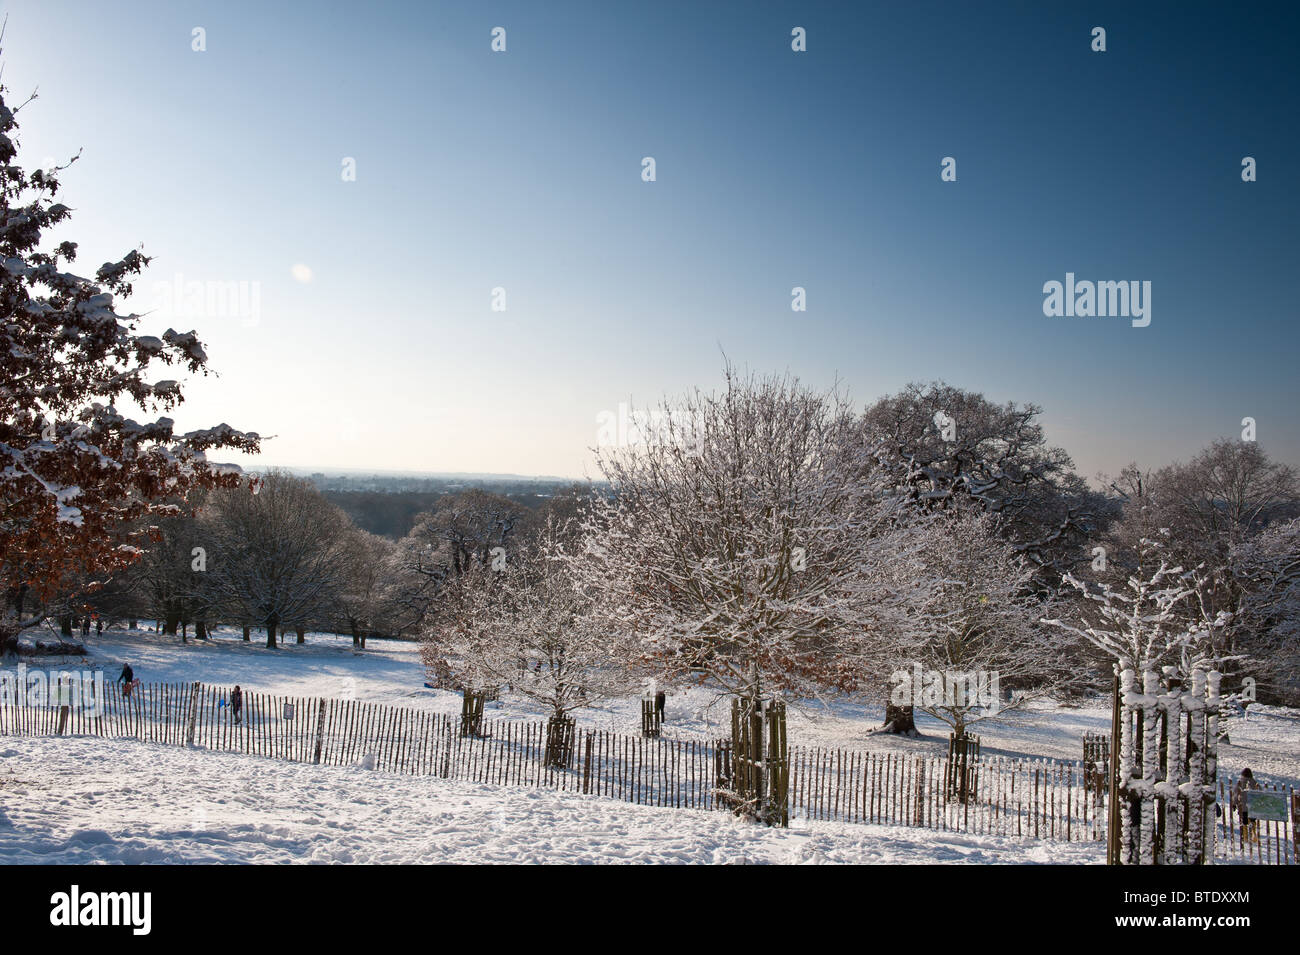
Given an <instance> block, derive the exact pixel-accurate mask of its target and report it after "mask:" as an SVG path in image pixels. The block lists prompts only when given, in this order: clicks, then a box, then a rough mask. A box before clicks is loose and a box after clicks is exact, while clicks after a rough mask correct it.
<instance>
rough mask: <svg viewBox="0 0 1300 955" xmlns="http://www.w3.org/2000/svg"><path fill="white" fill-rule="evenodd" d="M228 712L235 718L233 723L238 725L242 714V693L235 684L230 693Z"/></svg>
mask: <svg viewBox="0 0 1300 955" xmlns="http://www.w3.org/2000/svg"><path fill="white" fill-rule="evenodd" d="M230 712H231V713H232V714H233V715H234V717H235V723H236V725H238V723H239V721H240V719H241V714H242V713H243V712H244V691H243V690H241V689H240V688H239V685H238V684H236V685H235V688H234V689H233V690H231V691H230Z"/></svg>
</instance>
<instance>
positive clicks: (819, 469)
mask: <svg viewBox="0 0 1300 955" xmlns="http://www.w3.org/2000/svg"><path fill="white" fill-rule="evenodd" d="M652 417H653V418H654V419H655V420H656V422H657V426H656V428H655V429H654V433H653V435H652V436H650V437H648V439H647V440H645V441H644V442H643V443H638V444H634V445H631V446H628V447H613V448H603V449H600V450H599V451H598V452H597V458H598V463H599V466H600V468H601V470H602V471H603V473H604V476H605V478H606V480H607V481H608V482H609V485H610V493H609V494H608V496H597V497H595V498H594V499H593V501H592V504H591V507H590V510H589V512H588V514H587V516H586V518H585V522H584V532H585V541H584V545H585V553H586V557H587V560H585V561H584V562H583V565H582V571H583V573H584V575H586V576H587V579H588V581H589V582H590V584H591V586H592V588H593V589H594V590H596V591H598V592H599V593H600V594H601V595H602V607H603V608H604V610H605V612H606V617H607V621H608V626H609V628H610V630H611V632H612V633H616V634H617V635H618V636H619V637H621V638H623V639H625V640H627V641H629V643H631V644H633V645H635V646H637V647H639V653H640V655H641V656H643V657H644V658H645V660H646V661H647V662H649V663H651V664H653V665H654V666H656V667H658V668H659V669H660V671H661V672H663V673H664V674H665V675H667V676H669V677H670V678H671V677H674V676H675V677H682V676H694V677H697V678H700V677H706V676H707V677H709V678H712V680H714V681H716V684H718V685H720V686H722V687H724V688H725V689H727V690H729V691H731V692H733V693H736V694H738V695H741V696H743V697H747V698H751V699H758V698H762V697H763V696H765V695H768V694H771V693H773V692H779V691H793V692H796V693H799V694H807V693H815V692H817V691H818V690H820V689H821V688H824V687H826V686H833V685H839V684H841V683H842V682H843V680H844V679H845V678H846V677H847V673H846V672H845V669H844V667H843V665H842V663H843V661H842V654H841V649H840V647H841V644H842V643H843V641H845V640H847V639H848V638H849V636H850V635H851V634H854V633H856V632H857V630H858V628H859V615H858V613H857V610H856V607H855V603H854V601H853V600H852V599H851V598H852V593H853V592H854V590H862V589H865V588H866V580H867V578H869V577H870V576H871V575H872V574H874V573H876V572H877V571H878V570H879V567H878V564H877V560H878V559H879V555H878V552H877V549H875V548H874V547H873V545H872V540H873V535H875V534H877V532H878V531H879V530H880V529H881V528H882V527H884V526H886V525H887V524H888V522H889V520H890V516H891V513H892V509H891V505H890V504H889V502H887V501H886V500H885V499H884V498H883V497H882V495H881V494H880V491H879V488H877V487H875V486H873V485H872V484H871V482H870V478H869V475H870V474H871V473H872V472H873V471H874V462H873V461H872V460H871V459H870V452H869V449H868V448H866V447H865V446H864V445H863V443H862V441H861V434H860V430H859V428H858V427H857V421H856V417H855V415H854V414H853V413H852V410H851V408H850V406H849V404H848V402H847V400H846V399H845V398H844V397H843V396H842V395H841V394H839V393H838V392H830V393H819V392H815V391H812V390H809V389H808V388H806V387H804V386H802V385H801V384H799V382H797V381H795V380H792V379H789V378H762V379H760V378H754V377H741V376H739V375H738V374H737V373H736V372H735V371H734V370H732V369H731V368H727V371H726V386H725V388H724V389H723V390H722V392H721V393H720V394H705V393H702V392H700V391H698V390H697V391H695V392H692V393H690V394H688V395H687V396H685V397H684V398H682V399H681V400H679V401H676V402H664V403H663V404H662V405H661V407H660V409H659V411H658V412H657V413H656V414H654V415H653V416H652Z"/></svg>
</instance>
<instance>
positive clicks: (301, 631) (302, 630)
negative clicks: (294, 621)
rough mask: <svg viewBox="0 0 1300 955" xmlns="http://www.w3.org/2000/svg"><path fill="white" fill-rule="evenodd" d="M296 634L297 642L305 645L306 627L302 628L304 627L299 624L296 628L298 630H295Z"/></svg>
mask: <svg viewBox="0 0 1300 955" xmlns="http://www.w3.org/2000/svg"><path fill="white" fill-rule="evenodd" d="M297 634H298V642H299V643H306V642H307V628H306V627H304V626H302V625H301V624H300V625H299V626H298V629H297Z"/></svg>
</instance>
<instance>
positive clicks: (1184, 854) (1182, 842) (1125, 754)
mask: <svg viewBox="0 0 1300 955" xmlns="http://www.w3.org/2000/svg"><path fill="white" fill-rule="evenodd" d="M1139 678H1140V680H1141V689H1140V690H1139V688H1138V687H1139ZM1219 679H1220V675H1219V674H1218V673H1217V672H1212V671H1206V670H1205V669H1202V668H1197V669H1196V670H1194V671H1193V672H1192V686H1191V689H1190V690H1188V689H1186V688H1185V687H1184V686H1183V681H1182V680H1181V679H1179V678H1178V677H1177V676H1176V675H1173V674H1172V673H1171V672H1166V673H1165V674H1164V675H1163V677H1162V674H1161V673H1159V672H1157V671H1156V669H1155V668H1154V667H1152V666H1147V667H1145V668H1144V669H1143V670H1142V671H1141V673H1140V674H1139V673H1138V672H1137V671H1135V670H1133V669H1132V668H1125V669H1124V670H1122V671H1121V672H1120V673H1119V675H1118V678H1117V686H1116V689H1115V697H1114V700H1113V717H1112V723H1113V725H1114V726H1115V732H1116V735H1117V736H1118V739H1117V740H1112V742H1111V745H1110V751H1111V767H1112V772H1111V781H1110V782H1111V797H1112V798H1111V810H1110V811H1111V816H1110V830H1109V839H1108V845H1107V853H1106V861H1107V862H1108V863H1110V864H1112V865H1157V864H1163V865H1175V864H1187V865H1203V864H1205V863H1206V862H1208V861H1209V860H1210V858H1211V857H1212V855H1213V840H1214V814H1213V808H1212V807H1213V804H1214V801H1215V780H1216V779H1217V776H1218V753H1217V741H1218V721H1219ZM1117 744H1118V745H1117ZM1116 757H1118V758H1116Z"/></svg>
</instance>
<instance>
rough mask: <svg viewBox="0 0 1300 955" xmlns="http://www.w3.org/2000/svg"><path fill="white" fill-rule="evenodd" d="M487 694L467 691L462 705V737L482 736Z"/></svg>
mask: <svg viewBox="0 0 1300 955" xmlns="http://www.w3.org/2000/svg"><path fill="white" fill-rule="evenodd" d="M486 696H487V695H486V694H485V693H480V692H477V691H475V690H466V691H465V694H464V701H463V702H462V703H461V705H460V735H461V736H480V735H482V733H483V704H484V702H486Z"/></svg>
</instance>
